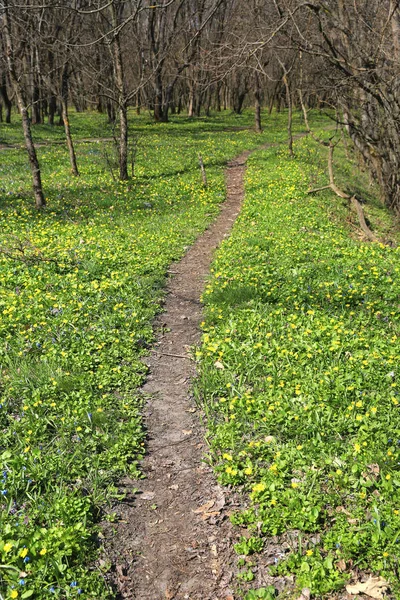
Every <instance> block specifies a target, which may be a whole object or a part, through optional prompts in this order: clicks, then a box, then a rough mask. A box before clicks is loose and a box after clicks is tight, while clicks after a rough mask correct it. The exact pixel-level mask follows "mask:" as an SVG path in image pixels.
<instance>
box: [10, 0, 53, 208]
mask: <svg viewBox="0 0 400 600" xmlns="http://www.w3.org/2000/svg"><path fill="white" fill-rule="evenodd" d="M3 7H4V13H3V30H4V36H5V42H6V57H7V67H8V74H9V76H10V81H11V84H12V86H13V88H14V93H15V96H16V98H17V102H18V108H19V110H20V113H21V118H22V129H23V132H24V139H25V146H26V150H27V152H28V157H29V164H30V168H31V173H32V184H33V193H34V196H35V205H36V208H43V207H44V206H46V200H45V198H44V194H43V187H42V178H41V174H40V166H39V161H38V158H37V154H36V149H35V145H34V143H33V140H32V131H31V122H30V119H29V115H28V109H27V107H26V103H25V100H24V95H23V92H22V87H21V85H20V82H19V78H18V76H17V73H16V70H15V65H14V48H13V43H12V35H11V27H10V21H9V16H8V0H3Z"/></svg>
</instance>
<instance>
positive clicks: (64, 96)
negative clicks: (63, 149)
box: [61, 62, 79, 177]
mask: <svg viewBox="0 0 400 600" xmlns="http://www.w3.org/2000/svg"><path fill="white" fill-rule="evenodd" d="M68 85H69V73H68V62H66V63H65V65H64V70H63V74H62V82H61V117H62V120H63V124H64V131H65V138H66V140H67V147H68V153H69V162H70V163H71V172H72V174H73V175H75V176H76V177H77V176H78V175H79V171H78V165H77V163H76V154H75V148H74V143H73V141H72V136H71V127H70V124H69V118H68Z"/></svg>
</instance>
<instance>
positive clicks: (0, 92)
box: [0, 73, 12, 123]
mask: <svg viewBox="0 0 400 600" xmlns="http://www.w3.org/2000/svg"><path fill="white" fill-rule="evenodd" d="M0 96H1V97H2V98H3V102H4V107H5V109H6V123H11V108H12V103H11V100H10V98H9V97H8V93H7V78H6V74H5V73H2V75H1V84H0Z"/></svg>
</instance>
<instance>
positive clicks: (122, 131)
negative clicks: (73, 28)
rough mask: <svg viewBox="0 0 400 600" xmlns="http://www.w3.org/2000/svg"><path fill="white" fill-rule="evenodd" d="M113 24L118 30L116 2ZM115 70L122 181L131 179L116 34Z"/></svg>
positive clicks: (112, 6) (119, 46)
mask: <svg viewBox="0 0 400 600" xmlns="http://www.w3.org/2000/svg"><path fill="white" fill-rule="evenodd" d="M110 10H111V17H112V24H113V27H114V29H115V30H116V29H117V27H118V25H119V18H118V8H117V6H116V3H115V1H113V2H112V4H111V6H110ZM112 48H113V68H114V77H115V83H116V88H117V90H118V113H119V178H120V179H121V180H122V181H126V180H127V179H129V175H128V110H127V104H126V94H125V77H124V65H123V61H122V50H121V39H120V35H119V33H116V34H114V36H113V40H112Z"/></svg>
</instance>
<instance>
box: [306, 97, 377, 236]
mask: <svg viewBox="0 0 400 600" xmlns="http://www.w3.org/2000/svg"><path fill="white" fill-rule="evenodd" d="M299 97H300V103H301V107H302V109H303V115H304V122H305V125H306V128H307V131H308V133H309V134H310V135H311V137H312V138H313V140H315V141H316V142H317V143H318V144H320V145H321V146H325V147H328V148H329V152H328V174H329V184H328V185H324V186H322V187H319V188H315V189H313V190H309V191H308V193H309V194H316V193H318V192H322V191H323V190H328V189H330V190H332V192H334V193H335V194H336V195H337V196H339V198H344V199H345V200H348V201H349V202H350V204H351V205H352V206H353V208H355V211H356V213H357V217H358V221H359V223H360V227H361V229H362V231H363V232H364V234H365V235H366V237H367V238H368V239H369V240H370V241H371V242H377V241H379V240H378V238H377V237H376V235H375V234H374V233H373V232H372V231H371V229H370V228H369V227H368V225H367V223H366V221H365V216H364V211H363V207H362V205H361V203H360V201H359V200H358V199H357V198H356V196H354V195H353V196H350V194H347V193H346V192H344V191H343V190H341V189H340V188H339V187H338V186H337V185H336V183H335V176H334V172H333V153H334V150H335V147H336V144H337V142H336V144H334V143H333V141H332V139H330V140H329V142H325V140H321V139H320V138H318V137H317V136H315V135H314V134H313V132H312V130H311V127H310V125H309V122H308V115H307V109H306V107H305V105H304V102H303V96H302V94H301V90H299Z"/></svg>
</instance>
